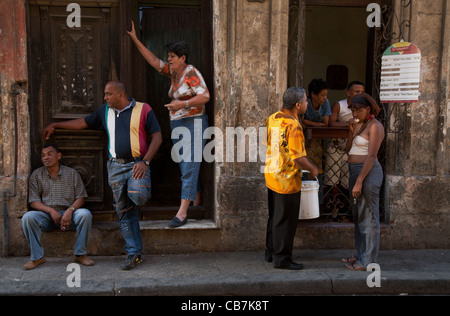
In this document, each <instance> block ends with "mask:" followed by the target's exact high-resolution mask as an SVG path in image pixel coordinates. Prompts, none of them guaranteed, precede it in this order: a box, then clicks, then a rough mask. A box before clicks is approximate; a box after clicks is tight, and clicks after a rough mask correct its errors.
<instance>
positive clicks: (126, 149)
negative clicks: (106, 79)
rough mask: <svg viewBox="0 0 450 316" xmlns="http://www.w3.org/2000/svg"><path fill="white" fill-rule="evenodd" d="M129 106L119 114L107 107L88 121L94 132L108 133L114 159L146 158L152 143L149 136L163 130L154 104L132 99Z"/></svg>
mask: <svg viewBox="0 0 450 316" xmlns="http://www.w3.org/2000/svg"><path fill="white" fill-rule="evenodd" d="M130 101H131V103H130V105H129V106H128V107H126V108H125V109H123V110H122V111H120V112H118V111H117V110H115V109H113V108H110V107H109V106H108V104H103V105H102V106H101V107H100V108H98V109H97V110H96V111H95V112H94V113H92V114H91V115H89V116H87V117H85V118H84V120H85V121H86V124H87V125H88V127H89V128H90V129H96V130H104V131H106V132H107V133H108V155H109V157H112V158H121V159H130V158H138V157H144V156H145V154H146V153H147V150H148V147H149V142H148V135H152V134H155V133H157V132H160V131H161V128H160V127H159V123H158V120H157V119H156V116H155V113H154V112H153V110H152V108H151V107H150V105H148V104H147V103H142V102H136V101H135V100H134V99H130Z"/></svg>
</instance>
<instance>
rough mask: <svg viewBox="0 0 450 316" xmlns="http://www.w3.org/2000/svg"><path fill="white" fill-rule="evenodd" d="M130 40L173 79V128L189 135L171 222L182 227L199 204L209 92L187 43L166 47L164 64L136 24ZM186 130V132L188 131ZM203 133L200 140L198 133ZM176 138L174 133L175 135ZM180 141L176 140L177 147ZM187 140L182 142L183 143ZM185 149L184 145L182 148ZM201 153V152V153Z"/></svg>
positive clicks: (148, 60) (171, 90)
mask: <svg viewBox="0 0 450 316" xmlns="http://www.w3.org/2000/svg"><path fill="white" fill-rule="evenodd" d="M127 33H128V35H129V36H130V37H131V39H132V40H133V42H134V43H135V45H136V46H137V48H138V49H139V52H140V53H141V54H142V56H143V57H144V58H145V60H146V61H147V62H148V63H149V64H150V65H151V66H152V67H153V68H155V69H156V71H158V72H159V73H160V74H161V75H164V76H167V77H169V78H170V79H171V86H170V90H169V97H170V98H171V99H172V102H171V103H169V104H166V105H165V107H166V108H167V109H168V110H169V115H170V127H171V129H172V131H174V130H175V129H176V128H179V129H178V130H177V132H179V133H177V132H176V133H175V134H178V135H179V134H183V135H185V133H184V132H183V131H187V130H189V132H190V136H191V139H190V144H191V151H190V154H186V153H181V152H180V154H181V155H182V159H181V161H179V164H180V171H181V182H182V187H181V204H180V208H179V210H178V212H177V214H176V216H175V217H174V218H173V219H172V220H171V221H170V223H169V227H172V228H175V227H180V226H182V225H184V224H186V223H187V221H188V218H187V210H188V207H189V204H190V202H191V201H194V205H197V204H198V200H199V198H200V194H199V193H198V191H199V190H198V189H197V187H198V185H199V183H198V175H199V172H200V164H201V161H202V154H203V147H204V146H205V140H203V137H202V136H203V132H204V131H205V129H206V128H207V124H208V118H207V115H206V114H205V110H206V109H205V105H206V103H208V101H209V98H210V96H209V91H208V88H207V86H206V84H205V80H204V79H203V77H202V75H201V74H200V72H199V71H198V70H197V69H196V68H195V67H194V66H192V65H189V63H188V57H189V50H188V47H187V45H186V43H185V42H184V41H177V42H173V43H170V44H168V45H166V48H167V53H168V59H167V60H168V62H164V61H163V60H161V59H159V58H158V57H156V56H155V54H153V53H152V52H151V51H150V50H149V49H147V47H145V46H144V44H142V43H141V42H140V41H139V39H138V38H137V36H136V31H135V28H134V23H133V22H132V26H131V31H130V32H127ZM186 128H187V130H186ZM197 133H201V135H200V137H198V135H197V137H195V134H197ZM172 135H174V133H172ZM197 139H202V144H201V146H199V144H197V146H196V145H195V141H194V140H197ZM178 141H180V140H178V139H173V142H174V145H175V144H176V143H177V142H178ZM185 141H186V140H184V139H183V142H185ZM182 148H184V146H183V147H182ZM200 150H201V152H200Z"/></svg>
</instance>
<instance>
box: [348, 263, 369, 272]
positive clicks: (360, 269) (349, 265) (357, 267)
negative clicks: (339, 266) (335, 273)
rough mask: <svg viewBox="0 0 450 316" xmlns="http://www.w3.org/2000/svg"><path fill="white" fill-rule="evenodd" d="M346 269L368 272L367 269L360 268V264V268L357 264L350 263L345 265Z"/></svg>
mask: <svg viewBox="0 0 450 316" xmlns="http://www.w3.org/2000/svg"><path fill="white" fill-rule="evenodd" d="M345 267H346V268H347V269H350V270H355V271H367V268H364V267H362V266H360V265H359V264H358V266H356V264H355V263H348V264H346V265H345Z"/></svg>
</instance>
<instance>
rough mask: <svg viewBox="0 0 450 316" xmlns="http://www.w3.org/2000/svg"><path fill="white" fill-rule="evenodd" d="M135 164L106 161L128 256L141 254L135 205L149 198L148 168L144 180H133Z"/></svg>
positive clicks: (139, 230) (149, 181)
mask: <svg viewBox="0 0 450 316" xmlns="http://www.w3.org/2000/svg"><path fill="white" fill-rule="evenodd" d="M134 164H135V162H130V163H126V164H120V163H117V162H114V161H108V181H109V185H110V187H111V189H112V192H113V195H114V209H115V210H116V213H117V216H118V218H119V228H120V231H121V233H122V236H123V238H124V239H125V249H126V251H127V253H128V255H141V254H142V235H141V229H140V227H139V214H138V210H137V209H136V205H144V204H145V203H147V201H148V200H149V199H150V197H151V192H152V188H151V180H150V168H148V170H147V172H146V174H145V176H144V178H142V179H139V180H135V179H133V176H132V175H133V166H134Z"/></svg>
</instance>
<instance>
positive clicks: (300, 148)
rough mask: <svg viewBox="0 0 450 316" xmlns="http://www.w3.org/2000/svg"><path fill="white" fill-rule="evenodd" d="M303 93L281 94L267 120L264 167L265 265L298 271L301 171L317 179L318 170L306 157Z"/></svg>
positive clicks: (290, 92) (291, 89) (293, 90)
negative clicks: (295, 256)
mask: <svg viewBox="0 0 450 316" xmlns="http://www.w3.org/2000/svg"><path fill="white" fill-rule="evenodd" d="M306 107H307V101H306V92H305V90H304V89H303V88H298V87H293V88H289V89H287V90H286V92H285V93H284V95H283V107H282V108H281V110H280V111H278V112H277V113H275V114H273V115H271V116H270V117H269V118H268V119H267V121H266V128H267V155H266V165H265V178H266V186H267V188H268V202H269V220H268V223H267V235H266V254H265V258H266V261H267V262H272V261H273V264H274V267H275V268H279V269H289V270H300V269H302V268H303V265H302V264H301V263H296V262H294V261H293V260H292V248H293V245H294V237H295V231H296V229H297V223H298V213H299V209H300V196H301V188H302V180H301V176H302V169H304V170H308V171H309V172H310V175H311V176H312V177H317V175H318V170H317V167H316V166H315V165H313V164H312V163H311V162H310V161H309V160H308V159H307V158H306V150H305V138H304V135H303V129H302V126H301V125H300V122H299V121H298V115H299V114H303V113H305V111H306Z"/></svg>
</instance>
